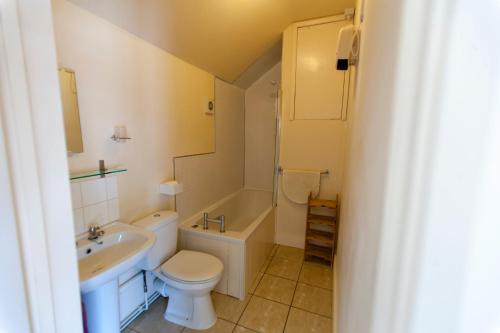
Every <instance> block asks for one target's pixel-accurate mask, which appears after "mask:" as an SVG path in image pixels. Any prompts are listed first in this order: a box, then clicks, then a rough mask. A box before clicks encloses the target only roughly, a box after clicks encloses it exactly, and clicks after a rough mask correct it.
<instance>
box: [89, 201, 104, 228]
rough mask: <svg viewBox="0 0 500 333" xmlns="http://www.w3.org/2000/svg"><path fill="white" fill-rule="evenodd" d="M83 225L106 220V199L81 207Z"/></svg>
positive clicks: (101, 222)
mask: <svg viewBox="0 0 500 333" xmlns="http://www.w3.org/2000/svg"><path fill="white" fill-rule="evenodd" d="M83 216H84V219H85V226H89V225H91V224H97V225H102V224H105V223H107V222H108V203H107V202H106V201H104V202H100V203H98V204H95V205H90V206H87V207H85V208H84V209H83Z"/></svg>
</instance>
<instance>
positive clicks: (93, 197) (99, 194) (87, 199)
mask: <svg viewBox="0 0 500 333" xmlns="http://www.w3.org/2000/svg"><path fill="white" fill-rule="evenodd" d="M81 186H82V203H83V206H88V205H93V204H96V203H98V202H101V201H105V200H106V179H105V178H98V179H91V180H88V181H85V182H82V183H81Z"/></svg>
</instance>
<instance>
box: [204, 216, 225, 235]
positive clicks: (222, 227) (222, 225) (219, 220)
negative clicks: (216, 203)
mask: <svg viewBox="0 0 500 333" xmlns="http://www.w3.org/2000/svg"><path fill="white" fill-rule="evenodd" d="M208 222H212V223H217V224H220V229H219V231H220V232H226V218H225V217H224V215H220V216H218V217H217V218H215V219H210V218H208V213H203V229H204V230H207V229H208Z"/></svg>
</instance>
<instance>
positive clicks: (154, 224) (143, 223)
mask: <svg viewBox="0 0 500 333" xmlns="http://www.w3.org/2000/svg"><path fill="white" fill-rule="evenodd" d="M178 217H179V214H177V213H176V212H174V211H171V210H161V211H159V212H156V213H153V214H150V215H148V216H146V217H144V218H142V219H140V220H137V221H135V222H134V225H135V226H137V227H140V228H144V229H148V230H150V231H154V230H156V229H158V228H160V227H163V226H165V225H167V224H169V223H172V222H177V219H178Z"/></svg>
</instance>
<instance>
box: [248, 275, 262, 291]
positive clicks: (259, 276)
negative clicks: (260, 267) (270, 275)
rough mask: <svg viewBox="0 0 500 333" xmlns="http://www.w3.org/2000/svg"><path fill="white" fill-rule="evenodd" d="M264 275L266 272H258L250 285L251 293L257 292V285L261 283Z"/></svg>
mask: <svg viewBox="0 0 500 333" xmlns="http://www.w3.org/2000/svg"><path fill="white" fill-rule="evenodd" d="M263 276H264V273H262V272H259V273H257V276H256V277H255V279H254V280H253V282H252V285H251V286H250V289H249V290H248V292H249V293H250V294H253V293H254V292H255V289H257V286H258V285H259V283H260V280H261V279H262V277H263Z"/></svg>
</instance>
